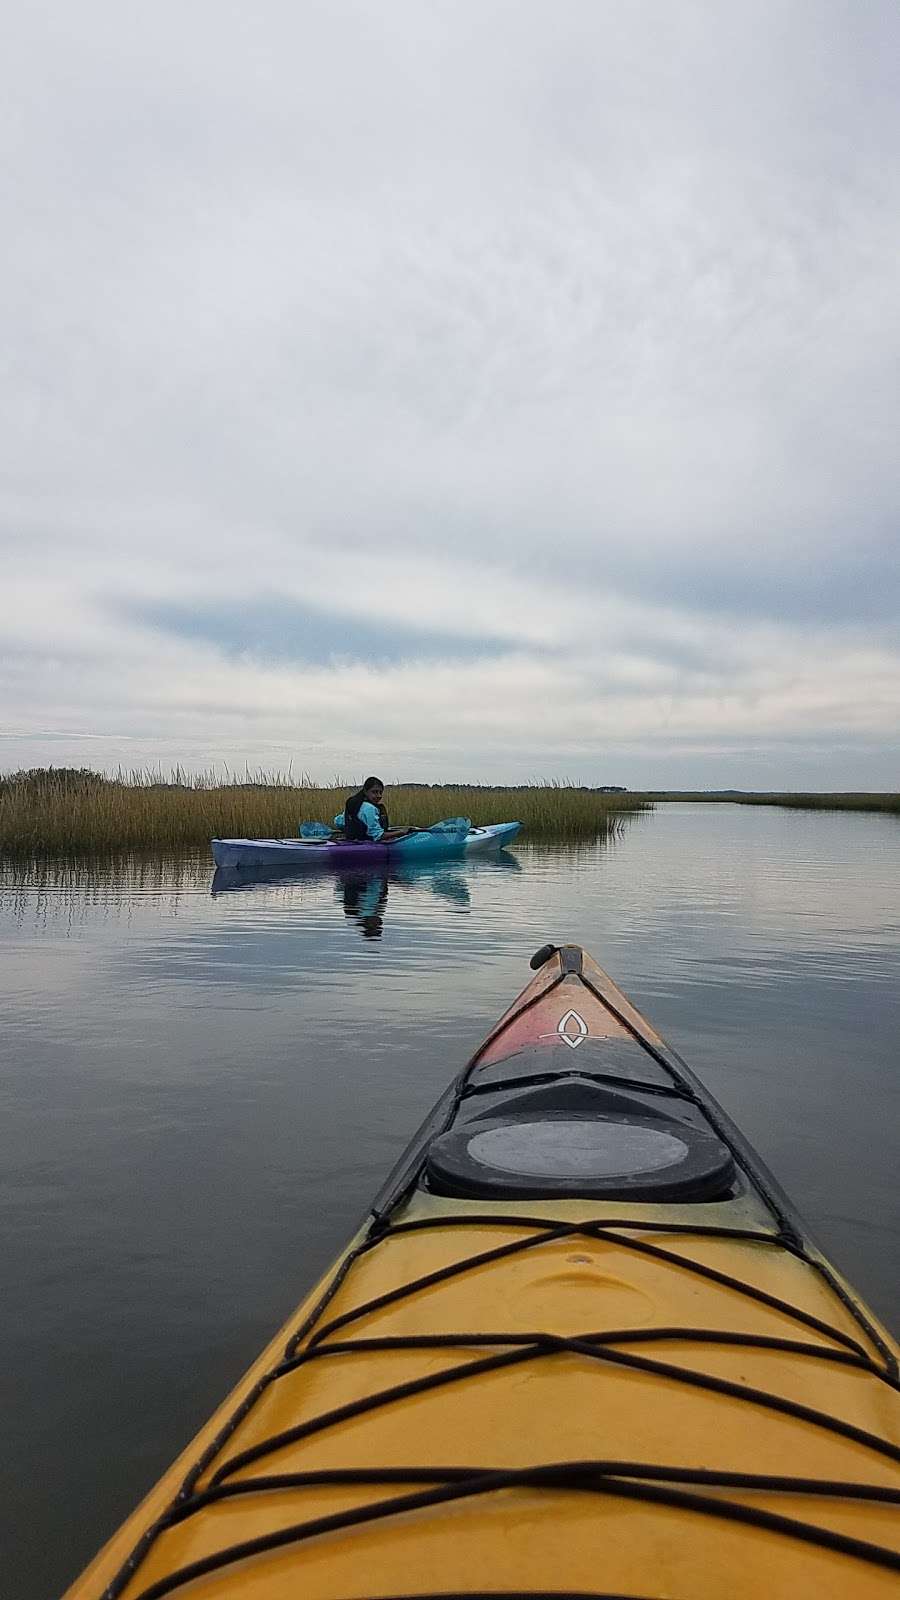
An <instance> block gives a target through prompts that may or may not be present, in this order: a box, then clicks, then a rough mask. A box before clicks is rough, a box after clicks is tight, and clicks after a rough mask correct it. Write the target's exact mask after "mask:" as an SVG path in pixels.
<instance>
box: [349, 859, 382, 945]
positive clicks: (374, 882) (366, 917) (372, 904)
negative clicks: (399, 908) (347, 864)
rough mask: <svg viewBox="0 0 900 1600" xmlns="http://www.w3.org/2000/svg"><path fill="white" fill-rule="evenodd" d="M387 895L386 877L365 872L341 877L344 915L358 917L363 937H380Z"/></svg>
mask: <svg viewBox="0 0 900 1600" xmlns="http://www.w3.org/2000/svg"><path fill="white" fill-rule="evenodd" d="M387 897H388V881H387V878H376V877H373V876H372V875H371V874H369V873H367V872H359V873H356V872H354V873H353V874H352V875H351V876H349V877H346V878H344V879H343V881H342V884H341V899H342V901H343V905H344V915H345V916H346V917H357V918H358V919H359V923H360V931H361V933H362V936H363V938H364V939H380V938H381V932H382V928H383V927H384V915H383V913H384V908H385V906H386V905H387Z"/></svg>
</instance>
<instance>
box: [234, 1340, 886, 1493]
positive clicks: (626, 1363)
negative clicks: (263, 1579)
mask: <svg viewBox="0 0 900 1600" xmlns="http://www.w3.org/2000/svg"><path fill="white" fill-rule="evenodd" d="M561 1353H568V1354H580V1355H587V1356H589V1357H590V1358H591V1359H592V1360H595V1361H601V1362H607V1363H609V1364H610V1365H611V1366H622V1367H627V1368H630V1369H631V1370H633V1371H636V1372H642V1373H647V1374H649V1375H650V1376H652V1377H662V1378H666V1379H669V1380H671V1381H672V1382H675V1383H683V1384H686V1385H688V1386H689V1387H690V1388H695V1389H704V1390H707V1391H708V1392H710V1393H712V1394H724V1395H728V1396H729V1398H730V1399H733V1400H739V1401H742V1402H744V1403H745V1404H749V1405H758V1406H762V1407H764V1408H765V1409H766V1410H768V1411H775V1412H779V1413H780V1414H782V1415H784V1416H788V1417H792V1418H795V1419H796V1420H797V1421H799V1422H807V1423H810V1424H811V1425H812V1426H813V1427H818V1428H822V1429H825V1430H826V1431H828V1432H829V1433H834V1434H836V1435H838V1436H839V1437H841V1438H845V1439H851V1440H852V1441H853V1442H854V1443H855V1444H861V1445H863V1446H865V1448H866V1449H869V1450H872V1451H874V1452H876V1453H877V1454H878V1455H882V1456H885V1457H886V1458H887V1459H888V1460H889V1461H898V1462H900V1446H897V1445H893V1444H891V1443H890V1441H889V1440H887V1439H882V1438H879V1436H878V1435H877V1434H873V1433H869V1432H868V1430H867V1429H865V1428H858V1427H856V1425H855V1424H854V1423H852V1422H844V1421H843V1420H842V1419H841V1418H840V1417H833V1416H830V1415H829V1414H828V1413H826V1412H824V1411H819V1410H817V1409H816V1408H815V1407H812V1406H805V1405H801V1404H800V1402H799V1401H796V1400H788V1399H785V1398H784V1397H783V1396H782V1395H777V1394H772V1393H770V1392H769V1391H768V1390H767V1389H758V1388H756V1387H755V1386H754V1385H752V1384H743V1383H734V1382H732V1380H731V1379H729V1378H718V1377H713V1376H712V1375H711V1374H710V1373H705V1372H695V1371H693V1369H691V1368H687V1367H679V1366H675V1365H673V1364H672V1363H671V1362H669V1361H659V1360H656V1359H654V1358H652V1357H649V1356H638V1355H632V1354H629V1353H628V1352H626V1351H624V1350H613V1349H606V1348H604V1347H603V1346H602V1345H593V1344H589V1343H586V1342H585V1341H584V1340H581V1339H577V1338H574V1339H573V1338H569V1337H567V1336H566V1335H564V1334H543V1335H542V1336H541V1339H540V1342H535V1343H534V1344H530V1345H526V1346H525V1347H524V1348H515V1349H512V1350H503V1351H500V1352H498V1353H496V1354H494V1355H490V1356H483V1357H480V1358H477V1359H476V1360H474V1361H466V1362H463V1363H462V1364H461V1365H458V1366H454V1367H447V1368H444V1370H443V1371H441V1372H432V1373H427V1374H426V1375H424V1376H421V1377H418V1378H411V1379H408V1380H407V1381H406V1382H404V1383H397V1384H391V1385H389V1386H388V1387H387V1388H386V1389H379V1390H375V1391H374V1392H371V1393H369V1394H365V1395H362V1396H360V1397H359V1398H358V1399H356V1400H350V1401H347V1402H346V1403H345V1404H344V1405H341V1406H335V1407H333V1408H332V1409H330V1410H328V1411H323V1412H320V1413H319V1415H318V1416H314V1417H308V1418H307V1419H306V1420H305V1421H304V1422H298V1423H295V1425H294V1426H293V1427H291V1428H284V1429H282V1430H281V1431H280V1432H279V1433H274V1434H271V1435H270V1436H269V1437H268V1438H265V1439H261V1440H259V1441H258V1442H257V1443H256V1444H253V1445H248V1446H247V1447H246V1448H245V1449H244V1450H239V1451H237V1453H236V1454H235V1455H233V1456H230V1457H228V1458H227V1459H226V1460H225V1461H223V1462H222V1464H221V1465H220V1466H219V1467H218V1468H217V1470H216V1471H215V1472H214V1473H213V1475H212V1478H211V1479H210V1483H211V1484H212V1485H215V1484H219V1483H222V1482H223V1481H224V1480H225V1478H227V1477H230V1476H231V1474H232V1473H234V1472H239V1471H241V1470H242V1469H243V1468H244V1467H246V1466H249V1465H250V1464H251V1462H253V1461H259V1460H261V1459H262V1457H263V1456H267V1455H271V1454H272V1453H273V1452H274V1451H276V1450H280V1449H282V1448H283V1447H284V1446H285V1445H288V1444H297V1443H299V1441H300V1440H301V1439H308V1438H310V1437H311V1436H312V1435H313V1434H316V1433H322V1432H324V1431H325V1430H326V1429H327V1428H332V1427H335V1426H336V1425H337V1424H338V1423H341V1422H349V1421H352V1420H355V1419H356V1418H357V1417H362V1416H366V1415H367V1414H368V1413H369V1412H371V1411H378V1410H381V1408H382V1407H383V1406H387V1405H393V1404H394V1403H395V1402H396V1401H398V1400H407V1399H409V1398H411V1396H413V1395H418V1394H426V1393H429V1392H430V1391H432V1390H435V1389H441V1388H446V1386H447V1385H448V1384H451V1383H459V1382H462V1381H463V1380H464V1379H466V1378H471V1377H477V1376H480V1375H482V1374H484V1373H487V1372H498V1371H501V1370H502V1369H503V1368H505V1367H513V1366H519V1365H521V1364H523V1363H525V1362H528V1361H536V1360H541V1359H543V1358H545V1357H547V1356H551V1355H557V1354H561Z"/></svg>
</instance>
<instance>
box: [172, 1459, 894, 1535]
mask: <svg viewBox="0 0 900 1600" xmlns="http://www.w3.org/2000/svg"><path fill="white" fill-rule="evenodd" d="M546 1465H547V1466H549V1465H550V1464H549V1463H548V1464H546ZM554 1465H555V1466H556V1467H558V1468H559V1469H560V1470H561V1469H562V1468H563V1467H566V1468H570V1469H571V1470H572V1471H573V1472H575V1471H580V1472H587V1471H588V1470H590V1471H591V1472H594V1473H597V1474H598V1475H603V1476H606V1477H620V1478H635V1479H639V1480H640V1479H646V1480H648V1481H650V1482H660V1483H689V1484H696V1485H701V1486H704V1487H706V1488H711V1489H745V1490H746V1491H747V1493H748V1494H792V1495H810V1496H813V1497H814V1498H817V1499H823V1500H835V1499H841V1500H860V1501H865V1500H871V1501H873V1502H875V1503H878V1504H882V1505H900V1489H891V1488H889V1487H888V1485H887V1484H880V1483H856V1482H851V1481H849V1480H844V1479H841V1478H804V1477H796V1478H795V1477H791V1476H790V1475H786V1474H784V1473H770V1472H729V1471H725V1470H723V1471H716V1470H715V1469H714V1468H711V1467H669V1466H663V1465H657V1464H655V1463H653V1462H646V1461H573V1462H558V1463H555V1464H554ZM503 1470H504V1468H502V1467H490V1468H487V1467H484V1468H477V1469H476V1468H474V1467H471V1466H469V1467H450V1466H447V1467H440V1466H433V1467H322V1468H319V1469H317V1470H314V1471H309V1472H269V1473H262V1474H258V1475H257V1476H256V1477H254V1478H242V1479H240V1480H239V1481H238V1482H237V1483H221V1484H217V1485H216V1486H215V1488H210V1489H203V1490H201V1491H200V1493H199V1494H197V1495H195V1496H194V1499H193V1500H189V1501H188V1502H187V1504H186V1505H182V1506H176V1507H174V1509H173V1510H172V1511H170V1512H169V1513H168V1514H167V1515H166V1516H165V1517H164V1518H163V1519H162V1521H163V1531H165V1530H167V1529H169V1528H176V1527H178V1526H179V1525H180V1524H181V1523H182V1522H186V1521H187V1520H188V1518H189V1517H193V1516H196V1515H197V1513H198V1512H200V1511H203V1510H204V1509H205V1507H206V1506H210V1505H216V1504H217V1503H218V1501H220V1500H234V1499H240V1498H241V1497H242V1496H246V1495H255V1494H270V1493H277V1492H278V1491H280V1490H282V1489H318V1488H330V1487H351V1488H358V1487H363V1486H366V1485H369V1484H371V1485H378V1484H391V1483H463V1482H467V1481H468V1480H469V1479H470V1478H472V1477H473V1476H474V1475H475V1473H476V1471H478V1472H487V1471H490V1472H502V1471H503ZM520 1470H521V1471H522V1472H523V1473H527V1472H529V1471H532V1470H534V1471H538V1470H542V1469H540V1468H537V1467H535V1468H529V1467H523V1468H521V1469H520Z"/></svg>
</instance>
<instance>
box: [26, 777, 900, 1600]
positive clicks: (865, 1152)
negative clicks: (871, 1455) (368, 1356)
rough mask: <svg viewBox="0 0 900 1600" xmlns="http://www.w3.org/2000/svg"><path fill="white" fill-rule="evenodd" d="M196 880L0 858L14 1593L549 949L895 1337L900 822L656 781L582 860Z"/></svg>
mask: <svg viewBox="0 0 900 1600" xmlns="http://www.w3.org/2000/svg"><path fill="white" fill-rule="evenodd" d="M212 889H216V890H217V889H218V886H217V885H215V886H214V885H213V883H212V874H211V870H210V869H209V867H208V866H207V864H206V863H205V862H202V863H198V862H182V863H168V864H164V865H162V864H157V865H152V866H147V865H146V864H145V865H143V866H137V865H132V866H130V867H128V868H122V867H119V868H116V869H107V870H103V869H95V870H91V871H90V872H88V873H84V872H81V873H75V874H73V873H71V872H66V871H54V870H48V871H46V872H44V873H43V874H34V873H32V874H29V875H23V874H22V873H21V872H19V873H17V874H15V873H11V872H10V871H9V869H7V871H6V875H5V876H3V875H0V963H2V986H0V1020H2V1041H3V1049H2V1061H0V1103H2V1117H0V1147H2V1160H0V1208H2V1227H0V1252H2V1256H3V1260H2V1279H3V1283H4V1285H5V1292H4V1296H3V1299H4V1307H5V1310H6V1312H7V1315H6V1316H5V1317H4V1319H3V1326H2V1333H0V1341H2V1347H0V1371H2V1372H3V1374H4V1378H5V1381H6V1385H7V1395H6V1398H5V1401H4V1407H3V1417H4V1422H5V1425H6V1437H5V1439H4V1449H3V1452H2V1464H0V1474H2V1476H3V1483H2V1485H0V1490H2V1501H3V1504H4V1506H5V1507H6V1509H7V1512H8V1515H9V1531H8V1532H6V1531H5V1530H4V1539H3V1545H4V1548H9V1549H11V1551H12V1562H11V1571H10V1565H9V1562H7V1575H8V1591H7V1592H9V1593H10V1594H13V1593H15V1594H16V1595H17V1596H18V1597H19V1600H47V1597H49V1596H53V1595H55V1594H56V1593H58V1591H59V1590H60V1588H61V1587H63V1586H64V1584H65V1582H66V1581H67V1580H69V1579H71V1578H72V1577H74V1575H75V1573H76V1572H77V1570H78V1569H79V1567H80V1565H81V1564H82V1563H83V1562H84V1561H85V1560H86V1559H87V1558H88V1557H89V1556H90V1555H91V1554H92V1553H93V1552H94V1550H95V1549H96V1547H97V1545H98V1544H99V1543H100V1541H101V1540H102V1539H103V1538H104V1537H105V1536H106V1535H107V1534H108V1533H109V1532H110V1531H111V1530H112V1529H113V1527H114V1526H115V1525H116V1524H117V1522H118V1521H119V1520H120V1518H121V1517H122V1515H123V1514H124V1513H125V1512H126V1511H127V1510H128V1509H130V1507H131V1506H132V1505H133V1503H134V1501H135V1500H136V1498H137V1497H138V1495H139V1494H140V1493H141V1492H143V1490H145V1489H146V1488H147V1487H148V1486H149V1484H150V1483H151V1482H152V1481H153V1479H154V1478H155V1477H156V1475H157V1474H158V1472H159V1471H160V1470H161V1469H162V1468H163V1467H164V1466H166V1465H167V1464H168V1462H169V1461H170V1460H171V1458H172V1456H173V1455H174V1454H175V1452H176V1451H177V1450H178V1449H179V1448H180V1447H181V1446H182V1445H183V1444H184V1443H185V1442H186V1440H187V1439H188V1437H189V1436H190V1434H191V1433H192V1432H193V1431H194V1429H195V1428H196V1427H197V1426H198V1425H199V1424H200V1423H201V1422H202V1421H203V1420H205V1418H206V1416H207V1415H208V1413H209V1411H210V1410H211V1409H212V1407H213V1406H214V1405H215V1404H216V1403H217V1402H218V1400H220V1399H221V1398H222V1396H223V1394H224V1392H225V1390H226V1388H227V1387H228V1386H229V1385H230V1384H231V1383H232V1382H233V1381H234V1380H235V1379H236V1378H237V1377H239V1375H240V1373H241V1371H242V1370H243V1368H244V1367H245V1366H246V1365H247V1364H248V1362H249V1361H250V1359H251V1358H252V1357H253V1356H254V1355H256V1353H257V1352H258V1350H259V1348H260V1347H261V1345H262V1344H263V1342H264V1341H265V1340H267V1339H268V1337H269V1336H270V1335H271V1333H272V1332H273V1331H274V1329H275V1327H276V1326H277V1325H278V1323H279V1322H280V1321H281V1320H283V1319H284V1317H286V1316H287V1314H288V1313H289V1312H290V1310H291V1309H292V1307H293V1306H294V1305H295V1304H296V1302H297V1301H298V1300H299V1299H300V1297H301V1295H302V1294H303V1293H304V1292H305V1290H306V1289H307V1288H308V1287H309V1285H310V1283H311V1281H312V1280H313V1278H314V1276H315V1275H316V1274H318V1272H319V1271H320V1270H321V1269H322V1268H323V1267H324V1266H326V1265H327V1263H328V1261H329V1260H330V1258H331V1257H332V1256H333V1255H334V1253H335V1252H336V1251H337V1250H338V1248H339V1247H340V1246H341V1245H342V1243H343V1242H344V1241H345V1239H346V1237H347V1235H348V1234H349V1232H350V1231H351V1229H353V1228H355V1226H356V1224H357V1223H358V1221H359V1219H360V1216H361V1214H362V1213H363V1211H364V1210H365V1208H366V1205H367V1202H368V1200H369V1199H370V1198H371V1196H372V1194H373V1192H374V1190H375V1189H376V1187H377V1186H378V1185H379V1183H380V1181H381V1179H382V1177H383V1176H384V1174H385V1173H386V1170H387V1168H388V1167H389V1166H390V1164H391V1163H392V1161H393V1159H394V1157H395V1156H396V1155H397V1154H399V1152H400V1149H401V1148H402V1146H403V1145H404V1144H405V1142H406V1140H407V1138H408V1137H409V1136H410V1135H411V1134H412V1132H413V1130H414V1128H415V1126H416V1125H417V1123H418V1122H419V1120H420V1119H421V1117H422V1116H423V1115H424V1113H425V1112H426V1111H427V1110H428V1108H429V1106H430V1105H431V1103H432V1102H433V1100H434V1099H435V1098H436V1097H437V1094H438V1092H439V1091H440V1090H441V1089H442V1088H443V1087H444V1085H445V1084H446V1082H447V1080H448V1078H449V1077H450V1075H451V1074H452V1073H453V1072H454V1071H455V1070H456V1069H457V1067H458V1066H459V1065H460V1064H461V1063H462V1062H463V1060H464V1058H465V1057H466V1056H467V1055H468V1054H469V1053H470V1052H471V1050H472V1049H473V1048H474V1047H475V1045H476V1044H477V1043H478V1042H479V1040H480V1038H481V1037H482V1036H483V1035H484V1033H485V1032H486V1031H487V1029H488V1027H489V1025H490V1024H491V1023H492V1021H493V1020H494V1019H495V1018H496V1017H497V1015H498V1014H499V1013H500V1012H501V1011H502V1010H503V1009H505V1007H506V1005H507V1003H508V1001H509V1000H510V999H511V998H512V996H513V995H514V994H515V993H516V992H517V991H518V989H519V988H521V987H522V985H523V984H524V983H525V982H526V980H527V978H528V977H529V975H530V974H529V972H528V968H527V961H528V957H529V956H530V955H531V953H532V952H533V950H535V949H536V948H537V946H538V945H541V944H543V943H544V942H545V941H547V940H548V939H553V940H554V941H556V942H561V941H563V940H574V941H577V942H580V943H583V944H585V945H586V946H587V947H588V948H589V949H590V950H591V951H592V953H593V954H594V955H595V956H596V957H597V959H598V960H599V961H600V962H601V963H602V965H604V966H605V967H607V969H608V970H609V971H610V972H611V973H612V975H613V976H614V977H615V978H616V979H617V980H618V981H619V983H620V984H621V985H622V986H623V987H624V988H625V989H626V990H627V991H628V992H629V993H630V994H631V996H632V997H633V998H634V999H635V1000H636V1001H637V1003H638V1005H639V1006H640V1007H641V1008H642V1009H643V1010H644V1011H645V1012H646V1013H647V1015H648V1016H649V1017H650V1019H651V1020H652V1021H653V1022H654V1023H655V1024H656V1026H657V1027H658V1028H660V1029H661V1031H662V1032H663V1033H664V1034H666V1035H667V1037H668V1038H669V1039H670V1041H671V1042H672V1043H673V1044H674V1045H675V1046H676V1047H677V1048H678V1049H680V1051H681V1053H682V1054H683V1055H684V1056H685V1057H686V1058H687V1060H688V1061H689V1062H690V1063H691V1065H692V1066H694V1067H695V1068H696V1070H697V1071H698V1072H699V1073H700V1074H701V1076H703V1077H704V1078H705V1080H706V1082H707V1083H708V1084H709V1085H710V1087H711V1088H712V1089H713V1091H714V1093H715V1094H716V1095H717V1096H718V1097H719V1099H720V1100H721V1101H722V1102H723V1103H724V1105H725V1106H726V1108H727V1109H728V1110H729V1111H730V1112H731V1114H732V1115H733V1116H734V1117H735V1119H736V1120H737V1121H738V1123H739V1124H740V1125H741V1126H742V1127H743V1129H744V1130H745V1132H746V1133H748V1134H749V1136H750V1137H751V1139H752V1140H753V1141H754V1143H755V1144H756V1146H757V1148H758V1150H759V1152H760V1154H761V1155H762V1156H763V1158H764V1160H765V1161H767V1162H768V1164H769V1165H770V1166H771V1167H772V1169H773V1170H774V1172H775V1173H776V1175H777V1176H778V1177H779V1179H780V1180H781V1182H782V1184H783V1186H784V1187H785V1188H786V1189H787V1190H788V1192H789V1193H790V1194H791V1196H792V1198H793V1199H794V1200H795V1201H796V1203H797V1204H798V1206H799V1207H800V1209H801V1210H802V1211H803V1213H804V1214H805V1216H806V1218H807V1220H808V1221H809V1223H810V1224H811V1226H813V1227H814V1229H815V1232H816V1234H817V1236H818V1238H819V1240H820V1242H821V1243H823V1244H824V1245H825V1246H826V1248H827V1249H828V1250H829V1251H830V1252H831V1254H832V1255H833V1256H834V1257H835V1259H836V1260H837V1262H838V1264H839V1265H841V1266H843V1267H844V1269H845V1270H846V1271H847V1272H848V1273H849V1275H850V1276H851V1277H852V1279H853V1280H854V1282H855V1283H856V1285H857V1286H858V1287H859V1288H860V1289H861V1290H862V1291H863V1292H864V1293H865V1294H866V1295H867V1297H868V1298H869V1300H870V1301H871V1303H872V1304H873V1305H874V1307H875V1308H876V1310H878V1311H880V1312H881V1314H882V1316H884V1317H885V1318H886V1319H887V1320H888V1321H890V1322H892V1323H893V1325H894V1327H895V1328H896V1326H897V1322H898V1320H900V1318H898V1309H900V1307H898V1292H897V1284H898V1273H897V1267H898V1244H900V1218H898V1210H897V1199H896V1186H895V1172H896V1130H897V1126H898V1116H897V1111H898V1099H900V1073H898V1070H897V1048H896V1039H897V1031H898V1004H897V996H898V979H900V824H898V822H897V820H896V819H893V818H889V817H878V816H873V817H866V816H853V815H846V814H844V815H841V814H835V813H832V814H816V813H806V814H804V813H801V812H789V811H777V810H770V809H768V808H749V807H737V806H715V807H713V806H688V805H683V806H668V807H661V808H660V809H659V810H658V811H657V812H656V813H655V814H654V815H652V816H648V817H646V818H642V819H639V820H637V821H635V822H633V823H631V824H629V826H628V828H627V831H626V832H625V834H624V835H623V837H622V838H621V839H620V840H619V841H618V842H616V843H615V844H613V845H612V846H610V847H609V848H605V849H586V850H562V851H560V850H556V851H551V850H546V849H532V848H529V846H528V845H527V844H522V845H521V846H519V847H518V848H516V850H515V852H514V854H513V853H512V852H510V853H509V854H508V855H507V857H506V858H498V859H497V860H495V861H485V862H481V863H471V864H468V865H456V866H447V865H444V866H436V867H433V868H431V869H428V868H421V867H420V868H418V869H416V871H415V874H414V875H413V874H412V873H410V874H408V875H407V874H404V875H402V876H397V877H392V878H391V879H390V880H389V881H388V882H387V883H384V882H380V881H378V880H377V879H375V880H372V879H364V878H363V879H359V880H357V881H344V882H340V881H337V880H336V879H335V877H334V876H331V877H316V878H306V879H294V880H293V881H282V882H281V883H274V884H273V883H267V884H251V885H250V886H249V887H244V888H241V889H238V890H231V891H229V890H228V889H227V888H226V889H224V890H223V891H222V892H211V890H212Z"/></svg>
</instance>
